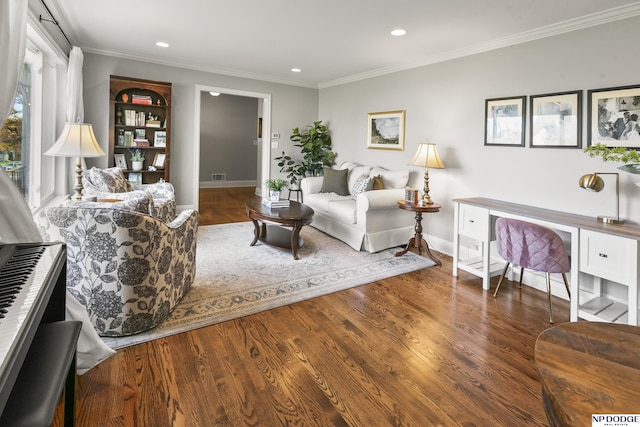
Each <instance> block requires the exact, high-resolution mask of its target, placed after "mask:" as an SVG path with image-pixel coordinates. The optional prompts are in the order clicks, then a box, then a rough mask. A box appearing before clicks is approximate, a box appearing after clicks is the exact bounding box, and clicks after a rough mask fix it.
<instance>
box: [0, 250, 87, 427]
mask: <svg viewBox="0 0 640 427" xmlns="http://www.w3.org/2000/svg"><path fill="white" fill-rule="evenodd" d="M66 261H67V257H66V247H65V245H64V244H63V243H52V244H48V243H42V244H27V243H25V244H6V245H0V426H3V427H5V426H36V425H38V426H39V425H42V426H48V425H50V424H51V422H52V420H53V416H54V414H55V410H56V406H57V404H58V402H59V400H60V396H61V395H62V392H63V390H64V395H65V415H64V417H65V426H67V425H68V426H71V425H73V421H74V410H73V408H74V406H73V401H74V395H73V394H74V387H73V385H74V382H75V350H76V343H77V339H78V335H79V333H80V327H81V322H74V321H65V298H66V292H65V291H66V284H65V282H66ZM65 387H66V388H65Z"/></svg>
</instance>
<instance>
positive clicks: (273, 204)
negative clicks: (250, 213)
mask: <svg viewBox="0 0 640 427" xmlns="http://www.w3.org/2000/svg"><path fill="white" fill-rule="evenodd" d="M262 204H263V205H265V206H268V207H269V208H272V209H274V208H288V207H289V200H288V199H285V200H271V199H262Z"/></svg>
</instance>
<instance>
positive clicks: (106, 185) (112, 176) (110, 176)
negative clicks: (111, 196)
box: [86, 167, 131, 193]
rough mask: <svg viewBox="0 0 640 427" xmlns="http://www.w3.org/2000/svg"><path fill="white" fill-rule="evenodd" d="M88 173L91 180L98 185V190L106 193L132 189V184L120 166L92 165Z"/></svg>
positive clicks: (124, 191) (123, 191)
mask: <svg viewBox="0 0 640 427" xmlns="http://www.w3.org/2000/svg"><path fill="white" fill-rule="evenodd" d="M86 175H87V178H88V179H89V182H91V184H93V185H94V186H95V187H97V189H98V191H101V192H104V193H126V192H128V191H131V185H130V184H129V181H127V179H126V178H125V177H124V173H122V169H120V168H109V169H98V168H96V167H92V168H91V169H89V170H88V171H87V174H86Z"/></svg>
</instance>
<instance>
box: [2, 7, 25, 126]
mask: <svg viewBox="0 0 640 427" xmlns="http://www.w3.org/2000/svg"><path fill="white" fill-rule="evenodd" d="M26 43H27V1H26V0H0V58H2V60H0V76H2V78H0V118H1V119H2V122H4V119H5V118H6V117H8V116H9V113H11V108H12V107H13V102H14V101H15V98H16V90H17V89H18V79H19V78H20V70H21V69H22V63H23V61H24V53H25V47H26Z"/></svg>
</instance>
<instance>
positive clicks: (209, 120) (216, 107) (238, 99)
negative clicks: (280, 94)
mask: <svg viewBox="0 0 640 427" xmlns="http://www.w3.org/2000/svg"><path fill="white" fill-rule="evenodd" d="M200 111H201V114H200V181H201V182H206V181H211V174H212V173H226V175H227V181H255V180H256V179H257V175H256V172H257V167H256V162H257V157H258V145H257V139H258V100H257V99H256V98H249V97H246V96H235V95H226V94H221V95H220V96H215V97H214V96H211V95H210V94H209V93H207V92H202V94H201V103H200Z"/></svg>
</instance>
